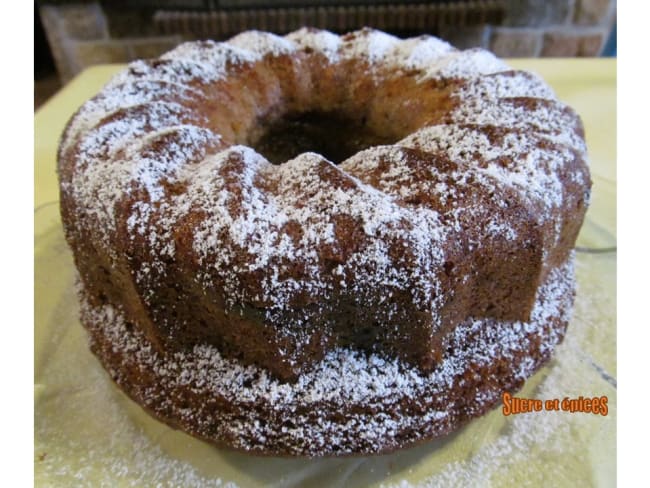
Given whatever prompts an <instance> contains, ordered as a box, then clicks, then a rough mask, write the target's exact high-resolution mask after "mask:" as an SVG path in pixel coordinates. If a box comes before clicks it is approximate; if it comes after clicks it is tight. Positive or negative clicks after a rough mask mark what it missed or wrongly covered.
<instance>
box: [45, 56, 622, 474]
mask: <svg viewBox="0 0 650 488" xmlns="http://www.w3.org/2000/svg"><path fill="white" fill-rule="evenodd" d="M511 64H512V65H513V66H514V67H517V68H524V69H529V70H532V71H535V72H537V73H539V74H540V75H542V76H543V77H544V78H545V79H546V80H547V81H548V82H549V83H550V84H551V85H552V86H553V88H554V89H555V90H556V92H557V94H558V96H559V98H560V99H562V100H563V101H565V102H567V103H569V104H570V105H571V106H573V107H574V108H575V109H576V110H577V111H578V112H579V113H580V114H581V116H582V118H583V120H584V123H585V129H586V133H587V144H588V147H589V152H590V161H591V170H592V178H593V181H594V187H593V195H592V204H591V208H590V210H589V212H588V214H587V220H586V222H585V225H584V227H583V229H582V232H581V234H580V237H579V239H578V245H579V246H580V247H582V248H591V249H593V248H608V247H612V246H615V245H616V159H615V155H616V62H615V60H605V59H588V60H587V59H582V60H553V59H544V60H531V59H520V60H512V61H511ZM119 69H121V66H118V65H109V66H98V67H95V68H91V69H88V70H86V71H84V72H83V73H82V74H81V75H79V76H78V77H77V78H76V79H74V80H73V81H72V82H71V83H70V84H69V85H67V86H66V87H65V88H64V89H63V90H62V91H61V92H60V93H58V94H57V95H56V96H55V97H54V98H53V99H52V100H50V101H49V102H48V103H47V104H46V105H45V106H43V107H42V108H41V109H40V110H39V111H38V112H37V113H36V115H35V120H34V124H35V161H34V170H35V181H34V186H35V202H34V207H35V228H34V234H35V249H34V251H35V256H34V264H35V285H34V286H35V304H34V306H35V310H34V312H35V315H34V316H35V323H34V327H35V344H34V361H35V365H34V371H35V373H34V392H35V419H34V422H35V443H34V470H35V481H36V484H37V485H38V486H46V485H55V486H86V485H87V486H100V485H102V486H103V485H106V486H156V485H158V484H160V485H161V486H196V485H201V486H233V485H239V486H269V485H275V486H317V485H323V486H358V485H363V486H367V485H371V486H380V485H381V486H411V485H428V486H449V485H451V486H501V485H505V484H508V485H510V484H514V485H531V486H538V485H542V484H544V485H548V486H571V487H572V486H588V485H592V486H612V485H613V484H615V478H616V380H615V378H616V253H615V252H605V253H591V252H579V253H578V260H577V275H578V286H579V288H578V296H577V301H576V307H575V312H574V317H573V320H572V322H571V325H570V327H569V332H568V334H567V336H566V338H565V341H564V342H563V344H562V345H561V346H560V347H559V349H558V351H557V353H556V355H555V357H554V359H553V360H552V361H551V363H550V364H549V365H548V366H547V367H545V368H544V369H543V370H542V371H540V372H539V373H538V374H537V375H535V377H533V378H532V379H531V380H530V381H528V382H527V384H526V386H525V387H524V390H523V391H522V392H520V393H519V395H520V396H525V397H535V398H540V399H543V400H546V399H551V398H559V399H560V400H561V399H563V398H565V397H571V398H577V397H579V396H584V397H593V396H598V397H600V396H607V397H608V407H609V411H608V414H607V416H601V415H593V414H587V413H568V412H562V411H560V412H547V411H543V412H539V413H530V414H522V415H518V416H510V417H504V416H503V415H502V413H501V411H500V410H499V409H497V410H494V411H493V412H491V413H490V414H488V415H486V416H485V417H483V418H481V419H478V420H476V421H474V422H472V423H471V424H470V425H469V426H467V427H466V428H464V429H462V430H461V431H460V432H459V433H457V434H455V435H453V436H450V437H449V438H446V439H444V440H442V441H437V442H432V443H428V444H426V445H424V446H420V447H417V448H414V449H409V450H405V451H402V452H398V453H396V454H392V455H388V456H379V457H367V458H353V459H328V460H286V459H275V458H256V457H251V456H246V455H242V454H237V453H232V452H229V451H225V450H219V449H215V448H213V447H211V446H208V445H206V444H204V443H202V442H200V441H198V440H195V439H193V438H191V437H189V436H187V435H185V434H182V433H180V432H176V431H173V430H171V429H170V428H168V427H166V426H164V425H162V424H160V423H159V422H157V421H155V420H153V419H151V418H150V417H148V416H147V415H146V414H144V413H143V412H142V411H141V410H140V409H139V407H138V406H137V405H135V404H133V403H132V402H131V401H130V400H129V399H127V398H126V397H125V396H124V395H123V394H121V393H120V392H119V391H118V390H117V388H115V387H114V386H113V385H112V383H111V381H110V379H109V378H108V375H107V374H106V373H105V372H104V371H103V370H102V369H101V367H100V366H99V363H98V362H97V361H96V360H95V358H94V357H93V356H92V355H91V354H90V352H89V351H88V348H87V344H86V337H85V333H84V331H83V329H82V328H81V326H80V324H79V321H78V308H77V302H76V298H75V296H74V290H73V277H74V270H73V265H72V260H71V256H70V252H69V251H68V248H67V246H66V243H65V241H64V239H63V234H62V230H61V222H60V219H59V213H58V189H57V179H56V174H55V158H56V148H57V144H58V139H59V137H60V134H61V132H62V130H63V127H64V125H65V123H66V121H67V120H68V118H69V117H70V116H71V115H72V113H73V112H74V111H75V110H76V109H77V108H78V107H79V106H80V105H81V104H82V103H83V102H84V101H85V100H86V99H88V98H89V97H91V96H92V95H93V94H95V93H96V92H97V91H98V90H99V89H100V88H101V86H102V85H103V84H104V83H105V82H106V81H107V80H108V79H109V78H110V76H112V75H113V74H114V73H115V72H116V71H118V70H119Z"/></svg>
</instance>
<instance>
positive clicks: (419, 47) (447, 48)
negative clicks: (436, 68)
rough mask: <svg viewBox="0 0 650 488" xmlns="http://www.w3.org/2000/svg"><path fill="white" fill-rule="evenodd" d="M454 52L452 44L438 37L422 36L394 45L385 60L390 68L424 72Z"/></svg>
mask: <svg viewBox="0 0 650 488" xmlns="http://www.w3.org/2000/svg"><path fill="white" fill-rule="evenodd" d="M454 51H455V48H454V47H453V46H451V44H448V43H447V42H445V41H443V40H441V39H438V38H437V37H432V36H420V37H415V38H411V39H404V40H403V41H401V42H398V43H396V44H393V45H392V46H391V50H390V51H388V52H387V54H386V57H385V60H386V64H387V65H388V66H397V67H401V68H405V69H417V70H424V69H426V68H427V67H429V66H430V65H431V64H433V63H435V62H436V61H437V60H439V59H440V58H442V57H443V56H445V55H447V54H449V53H452V52H454Z"/></svg>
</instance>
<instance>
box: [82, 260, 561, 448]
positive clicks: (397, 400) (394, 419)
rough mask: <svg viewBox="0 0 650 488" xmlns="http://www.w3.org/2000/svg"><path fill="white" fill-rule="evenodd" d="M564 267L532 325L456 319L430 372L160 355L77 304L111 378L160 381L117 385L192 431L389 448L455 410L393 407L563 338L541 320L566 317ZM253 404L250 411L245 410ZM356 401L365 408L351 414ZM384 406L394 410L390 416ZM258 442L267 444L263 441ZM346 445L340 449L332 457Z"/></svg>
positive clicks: (352, 360)
mask: <svg viewBox="0 0 650 488" xmlns="http://www.w3.org/2000/svg"><path fill="white" fill-rule="evenodd" d="M572 270H573V264H572V260H571V261H570V262H569V263H567V264H566V265H565V266H563V267H560V268H557V269H555V270H554V271H553V272H552V273H551V275H550V277H549V279H548V281H547V282H546V284H545V285H544V286H542V287H541V288H540V290H539V294H538V299H537V302H536V305H535V308H534V309H533V313H532V316H531V320H530V322H495V321H489V319H488V321H489V324H490V325H489V326H487V324H488V323H487V322H485V321H481V320H469V321H468V322H466V323H464V324H462V325H460V326H459V327H458V328H457V329H456V332H455V335H454V342H453V344H454V346H453V347H451V348H450V352H449V353H448V354H447V355H446V356H445V358H444V359H443V361H442V362H441V363H440V364H439V365H438V366H437V367H436V369H435V370H434V371H433V372H432V373H430V374H428V375H422V374H421V373H419V372H418V370H417V369H413V368H409V367H407V366H406V365H404V364H403V363H401V362H400V361H398V360H395V359H388V358H385V357H382V356H378V355H375V354H370V355H365V354H362V353H359V352H356V351H354V350H351V349H337V350H334V351H331V352H330V353H328V355H327V356H326V357H325V358H324V360H323V361H321V362H320V363H319V364H318V365H317V367H316V368H315V369H314V370H313V371H311V372H307V373H305V374H302V375H301V376H300V378H299V380H298V382H297V383H295V384H288V383H281V382H279V381H277V380H275V379H273V378H272V377H270V376H269V375H268V374H267V372H266V370H264V369H260V368H257V367H255V366H243V365H241V364H239V363H238V362H236V361H233V360H228V359H224V358H223V357H222V356H221V355H220V354H219V351H218V350H217V349H216V348H214V347H211V346H207V345H197V346H195V347H194V348H193V349H192V350H191V351H187V352H176V353H173V354H172V355H170V356H168V357H162V356H160V355H158V354H157V353H155V352H154V351H153V348H152V347H151V345H150V344H148V343H147V341H146V340H145V339H144V337H143V336H142V335H141V334H140V333H139V332H137V331H136V330H135V329H133V328H130V327H127V326H126V324H125V321H124V319H123V317H122V315H121V313H120V311H119V310H117V309H115V308H113V307H112V306H110V305H106V306H102V307H98V308H95V307H91V306H89V305H88V303H86V302H83V310H82V315H83V318H84V323H85V324H86V325H87V326H88V327H89V328H90V330H91V337H94V339H93V340H97V338H99V337H102V338H103V339H102V341H106V343H104V345H102V346H101V347H106V348H108V349H106V351H105V352H104V353H103V354H111V355H113V354H118V355H120V357H121V358H122V361H123V363H122V364H114V365H113V367H114V369H113V374H114V377H115V379H116V380H117V381H118V383H122V382H123V381H124V378H123V377H122V374H123V372H122V371H123V369H122V368H133V367H134V366H135V365H136V364H137V365H138V366H137V367H138V368H143V370H144V371H147V372H148V373H146V374H154V375H155V377H156V382H157V385H158V387H159V388H156V389H155V390H153V389H147V390H140V391H139V390H138V388H139V387H138V385H127V384H124V385H123V386H124V387H126V388H135V390H134V391H135V394H136V395H138V396H139V397H141V400H142V401H143V402H144V403H145V405H147V406H148V407H149V408H152V409H154V410H157V411H161V410H160V409H164V411H169V409H172V410H173V411H174V416H175V417H178V419H179V420H181V421H182V422H187V423H188V425H193V426H194V428H193V429H198V431H196V430H195V431H196V432H197V433H204V430H203V429H211V427H209V426H210V425H213V424H214V423H217V424H218V425H219V426H220V427H219V430H218V433H217V432H216V431H214V430H209V431H210V432H213V434H211V436H216V437H214V439H215V440H219V439H221V438H224V439H226V438H227V439H230V440H232V442H233V443H234V446H235V447H238V448H240V449H252V450H258V449H265V448H271V449H278V446H280V449H282V450H287V451H288V452H292V451H295V452H300V453H303V454H307V453H308V454H311V455H318V454H322V453H325V452H328V451H329V449H331V447H332V445H331V439H332V438H339V439H341V443H340V445H341V446H345V445H350V446H355V447H357V444H359V443H361V444H362V445H363V446H364V450H366V449H367V452H372V451H373V450H379V449H381V448H382V446H390V445H391V444H392V442H395V441H394V439H396V438H400V439H401V440H400V443H402V442H403V441H404V439H403V438H402V437H400V436H403V435H404V433H405V432H410V434H409V435H420V434H417V432H419V429H420V428H423V427H424V426H429V427H427V430H426V431H428V432H429V433H430V432H431V426H434V427H436V428H438V429H442V430H444V429H445V428H446V427H447V425H448V422H450V421H451V419H452V418H453V417H450V415H457V414H458V412H452V411H445V410H435V409H434V410H428V411H427V412H425V413H423V414H420V415H412V414H408V413H407V412H406V411H403V412H402V411H401V409H400V407H399V405H400V404H401V403H402V402H407V403H408V401H409V399H415V398H419V397H421V396H422V395H427V396H429V397H430V398H437V399H439V400H440V399H442V400H441V401H440V403H441V404H444V405H447V408H453V406H452V405H453V402H452V403H451V404H450V403H447V402H445V401H444V397H445V395H446V392H448V391H449V390H450V389H451V388H452V387H454V385H457V384H458V382H461V384H462V382H463V381H464V380H463V377H464V375H465V371H466V368H467V367H468V365H469V364H470V363H471V364H473V365H474V366H473V367H480V365H481V364H489V363H490V362H491V361H493V360H494V359H495V358H502V359H505V360H514V358H516V357H517V354H518V351H520V350H522V348H523V350H524V351H526V350H527V349H528V347H529V344H531V342H529V341H537V340H539V341H540V342H539V344H540V345H539V347H540V350H539V352H540V353H542V354H545V353H548V352H549V351H551V350H552V349H553V347H554V346H555V344H557V343H558V342H559V340H560V338H561V335H562V328H557V327H555V326H550V322H549V320H550V318H554V319H555V320H559V321H560V322H564V323H565V321H566V320H567V318H568V316H567V314H568V312H569V310H570V306H571V301H572V298H571V297H572V288H573V272H572ZM82 295H83V293H82ZM97 334H98V335H97ZM477 334H478V335H477ZM101 344H102V343H98V344H97V345H101ZM536 367H538V365H536V363H535V362H533V361H521V362H518V363H517V370H516V372H515V378H519V379H524V378H526V377H528V376H529V375H530V374H531V373H532V371H533V370H534V369H535V368H536ZM124 371H126V369H124ZM350 385H354V387H353V388H352V387H350ZM179 388H181V389H188V390H189V391H191V392H193V394H196V395H207V396H208V397H209V398H220V399H223V400H225V401H227V402H228V403H230V404H231V405H232V406H231V407H230V408H234V409H235V412H236V413H235V414H234V415H233V414H230V413H227V412H226V411H225V410H224V411H223V412H221V411H219V410H218V409H203V408H201V409H192V410H191V411H190V410H184V409H179V408H178V406H177V405H175V402H174V400H173V398H174V397H175V395H174V394H173V393H172V392H174V391H175V390H177V389H179ZM486 393H489V394H486ZM499 394H500V392H499V391H494V392H483V393H482V394H481V395H479V396H478V397H477V398H476V401H475V402H473V403H469V404H466V405H465V406H464V407H463V408H464V409H467V410H465V413H466V414H468V415H471V414H472V410H473V409H476V410H477V411H481V409H482V408H483V402H487V403H488V404H490V403H493V402H495V401H496V400H497V399H498V397H499ZM253 405H255V408H251V407H252V406H253ZM360 406H363V408H362V409H361V410H360V411H359V410H358V409H359V407H360ZM260 409H261V410H265V409H271V410H272V411H274V412H276V413H275V415H274V416H273V417H266V414H263V416H265V423H264V424H262V423H260V422H256V419H257V415H259V412H260ZM355 411H359V413H354V412H355ZM388 411H393V413H392V414H390V415H388V413H387V412H388ZM333 412H338V413H340V414H341V415H342V418H341V419H340V420H338V421H337V420H333V419H332V417H331V415H330V413H333ZM364 412H374V413H372V414H370V413H364ZM398 412H401V413H398ZM310 413H311V415H310ZM284 415H288V418H284ZM225 418H228V421H227V422H224V420H225ZM418 426H420V427H418ZM433 431H434V432H435V428H434V429H433ZM205 432H208V430H206V431H205ZM414 432H415V434H414ZM423 432H424V431H423ZM203 435H206V434H205V433H204V434H203ZM416 439H417V437H415V438H412V439H411V441H413V440H416ZM266 442H269V445H265V444H266ZM271 446H274V447H271ZM345 452H346V450H345V448H343V450H342V451H340V452H339V454H342V453H345Z"/></svg>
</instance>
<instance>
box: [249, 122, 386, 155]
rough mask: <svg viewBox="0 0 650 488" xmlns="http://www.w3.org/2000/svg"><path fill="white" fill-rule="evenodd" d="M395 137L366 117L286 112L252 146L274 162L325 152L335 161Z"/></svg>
mask: <svg viewBox="0 0 650 488" xmlns="http://www.w3.org/2000/svg"><path fill="white" fill-rule="evenodd" d="M393 139H394V138H393V137H387V136H384V135H382V134H378V133H376V132H374V131H372V130H371V129H369V128H368V127H367V126H366V124H365V121H364V120H353V119H351V118H349V117H346V116H344V115H342V114H340V113H336V112H306V113H299V114H287V115H285V116H283V117H282V118H280V119H278V120H275V121H273V122H271V123H269V124H268V125H266V126H265V127H263V129H262V135H261V137H259V138H258V140H257V142H256V143H253V148H254V149H255V150H256V151H257V152H258V153H260V154H262V155H263V156H264V157H266V159H268V160H269V161H271V162H272V163H273V164H282V163H285V162H287V161H288V160H290V159H292V158H295V157H296V156H298V155H299V154H302V153H304V152H315V153H318V154H322V155H323V156H325V157H326V158H327V159H329V160H330V161H332V162H333V163H335V164H339V163H341V162H343V161H345V160H346V159H347V158H349V157H350V156H352V155H354V154H356V153H357V152H359V151H361V150H363V149H367V148H369V147H372V146H379V145H382V144H392V143H393V142H395V141H394V140H393Z"/></svg>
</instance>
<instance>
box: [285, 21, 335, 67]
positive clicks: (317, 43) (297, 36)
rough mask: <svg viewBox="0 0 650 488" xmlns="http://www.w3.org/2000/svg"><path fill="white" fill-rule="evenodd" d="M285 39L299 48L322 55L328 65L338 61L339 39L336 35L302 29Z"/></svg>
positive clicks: (317, 30) (323, 31)
mask: <svg viewBox="0 0 650 488" xmlns="http://www.w3.org/2000/svg"><path fill="white" fill-rule="evenodd" d="M287 39H289V40H290V41H293V42H295V43H296V44H297V45H298V46H300V47H301V48H303V49H304V48H308V49H312V50H315V51H317V52H319V53H320V54H322V55H324V56H325V57H326V58H327V60H328V61H329V62H330V63H336V62H337V61H338V60H339V47H340V45H341V38H340V37H339V36H337V35H336V34H332V33H331V32H328V31H325V30H319V29H310V28H307V27H303V28H302V29H300V30H297V31H295V32H292V33H291V34H288V35H287Z"/></svg>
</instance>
